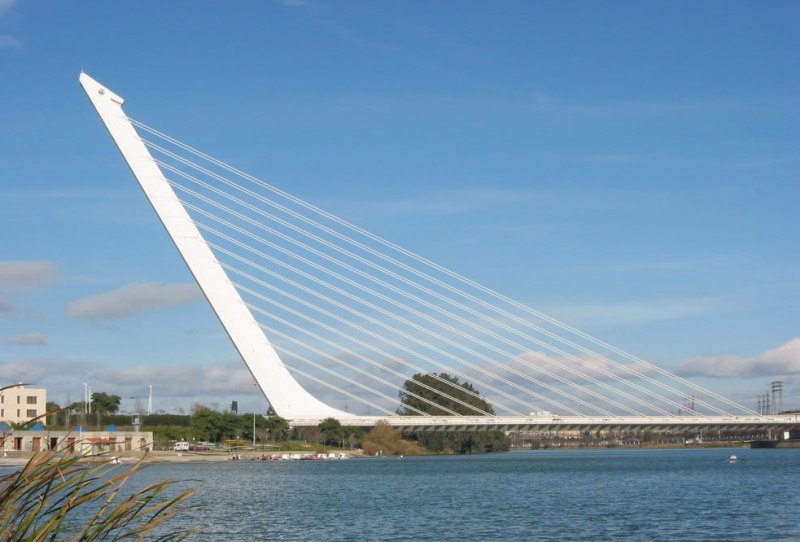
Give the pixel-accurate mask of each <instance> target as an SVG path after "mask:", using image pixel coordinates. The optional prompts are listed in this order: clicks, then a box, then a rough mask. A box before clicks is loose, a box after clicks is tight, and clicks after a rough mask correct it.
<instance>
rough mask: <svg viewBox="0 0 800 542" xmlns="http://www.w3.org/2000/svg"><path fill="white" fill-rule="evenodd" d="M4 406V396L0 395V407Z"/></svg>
mask: <svg viewBox="0 0 800 542" xmlns="http://www.w3.org/2000/svg"><path fill="white" fill-rule="evenodd" d="M4 404H6V396H5V395H3V394H0V405H4Z"/></svg>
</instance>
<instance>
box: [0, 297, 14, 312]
mask: <svg viewBox="0 0 800 542" xmlns="http://www.w3.org/2000/svg"><path fill="white" fill-rule="evenodd" d="M13 312H14V307H13V305H11V303H9V302H8V301H6V300H5V299H3V298H2V297H0V314H11V313H13Z"/></svg>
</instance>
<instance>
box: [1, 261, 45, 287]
mask: <svg viewBox="0 0 800 542" xmlns="http://www.w3.org/2000/svg"><path fill="white" fill-rule="evenodd" d="M55 279H56V265H55V264H54V263H52V262H45V261H6V262H0V289H11V290H38V289H41V288H44V287H46V286H49V285H50V284H52V283H53V282H54V281H55Z"/></svg>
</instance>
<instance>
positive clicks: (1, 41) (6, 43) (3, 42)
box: [0, 34, 22, 49]
mask: <svg viewBox="0 0 800 542" xmlns="http://www.w3.org/2000/svg"><path fill="white" fill-rule="evenodd" d="M20 48H22V42H21V41H20V40H18V39H17V38H15V37H14V36H12V35H11V34H0V49H20Z"/></svg>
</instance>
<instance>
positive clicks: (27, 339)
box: [5, 333, 47, 346]
mask: <svg viewBox="0 0 800 542" xmlns="http://www.w3.org/2000/svg"><path fill="white" fill-rule="evenodd" d="M5 343H6V344H9V345H15V346H44V345H46V344H47V341H46V340H45V338H44V336H43V335H42V334H41V333H27V334H25V335H17V336H16V337H11V338H10V339H6V341H5Z"/></svg>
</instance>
